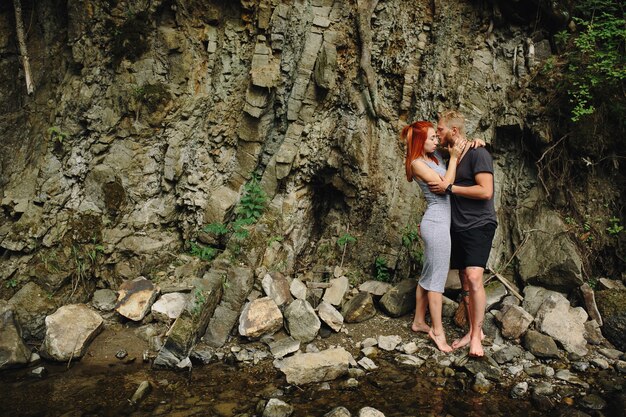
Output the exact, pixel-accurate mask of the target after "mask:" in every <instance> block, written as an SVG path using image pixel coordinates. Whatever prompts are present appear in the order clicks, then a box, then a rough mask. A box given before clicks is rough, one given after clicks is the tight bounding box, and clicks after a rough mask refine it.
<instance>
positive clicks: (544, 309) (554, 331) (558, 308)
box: [535, 294, 587, 356]
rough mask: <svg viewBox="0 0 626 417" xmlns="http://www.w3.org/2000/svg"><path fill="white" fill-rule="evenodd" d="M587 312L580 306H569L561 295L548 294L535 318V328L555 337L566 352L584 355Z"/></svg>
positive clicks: (585, 350) (585, 351)
mask: <svg viewBox="0 0 626 417" xmlns="http://www.w3.org/2000/svg"><path fill="white" fill-rule="evenodd" d="M585 321H587V313H586V312H585V310H583V309H582V308H581V307H577V308H572V307H570V304H569V301H567V299H566V298H565V297H563V296H562V295H556V294H553V295H550V296H549V297H548V298H546V299H545V301H544V302H543V304H542V305H541V307H540V308H539V310H538V311H537V316H536V318H535V325H536V326H537V329H538V330H539V331H540V332H542V333H545V334H547V335H548V336H551V337H552V338H554V339H556V340H557V341H558V342H559V343H561V344H562V345H563V348H564V349H565V350H567V351H568V352H572V353H576V354H578V355H581V356H584V355H586V354H587V341H586V340H585V338H584V331H585Z"/></svg>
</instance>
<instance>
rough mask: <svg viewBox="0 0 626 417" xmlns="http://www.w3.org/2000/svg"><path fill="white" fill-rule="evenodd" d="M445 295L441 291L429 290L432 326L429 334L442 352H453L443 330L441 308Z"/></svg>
mask: <svg viewBox="0 0 626 417" xmlns="http://www.w3.org/2000/svg"><path fill="white" fill-rule="evenodd" d="M442 303H443V296H442V294H441V293H439V292H434V291H428V308H429V309H430V320H431V322H432V325H433V326H432V328H431V329H430V331H429V332H428V336H430V338H431V339H432V340H433V342H435V344H436V345H437V348H438V349H439V350H440V351H442V352H452V348H451V347H450V345H448V342H447V341H446V333H445V331H444V330H443V323H442V322H441V310H442V307H441V305H442Z"/></svg>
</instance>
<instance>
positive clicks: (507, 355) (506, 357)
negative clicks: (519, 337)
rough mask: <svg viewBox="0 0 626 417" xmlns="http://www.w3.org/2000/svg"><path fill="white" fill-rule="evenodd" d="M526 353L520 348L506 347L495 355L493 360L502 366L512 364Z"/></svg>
mask: <svg viewBox="0 0 626 417" xmlns="http://www.w3.org/2000/svg"><path fill="white" fill-rule="evenodd" d="M522 353H524V351H523V350H522V348H520V347H519V346H505V347H503V348H502V349H500V350H498V351H497V352H495V353H494V354H493V359H494V360H495V361H496V362H498V364H500V365H502V364H504V363H507V362H511V361H512V360H513V359H515V358H517V357H519V356H521V355H522Z"/></svg>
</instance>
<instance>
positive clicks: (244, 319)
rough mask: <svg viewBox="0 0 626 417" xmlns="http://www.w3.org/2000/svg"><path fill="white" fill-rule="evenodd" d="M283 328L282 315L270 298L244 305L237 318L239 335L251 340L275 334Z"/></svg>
mask: <svg viewBox="0 0 626 417" xmlns="http://www.w3.org/2000/svg"><path fill="white" fill-rule="evenodd" d="M282 326H283V314H282V313H281V312H280V310H279V309H278V306H277V305H276V303H275V302H274V300H272V299H271V298H270V297H262V298H257V299H256V300H253V301H251V302H250V303H248V304H246V306H245V307H244V308H243V310H242V311H241V315H240V316H239V334H240V335H242V336H246V337H249V338H251V339H255V338H259V337H261V336H264V335H267V334H273V333H276V332H277V331H278V330H279V329H280V328H281V327H282Z"/></svg>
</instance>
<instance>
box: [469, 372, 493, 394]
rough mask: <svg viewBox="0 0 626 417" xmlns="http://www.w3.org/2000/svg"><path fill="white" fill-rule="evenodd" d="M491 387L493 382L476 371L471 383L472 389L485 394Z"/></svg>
mask: <svg viewBox="0 0 626 417" xmlns="http://www.w3.org/2000/svg"><path fill="white" fill-rule="evenodd" d="M491 388H493V384H492V383H491V382H489V380H488V379H487V378H485V376H484V375H483V374H482V373H481V372H478V373H477V374H476V376H475V379H474V383H473V384H472V390H473V391H474V392H477V393H479V394H486V393H488V392H489V391H491Z"/></svg>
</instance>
